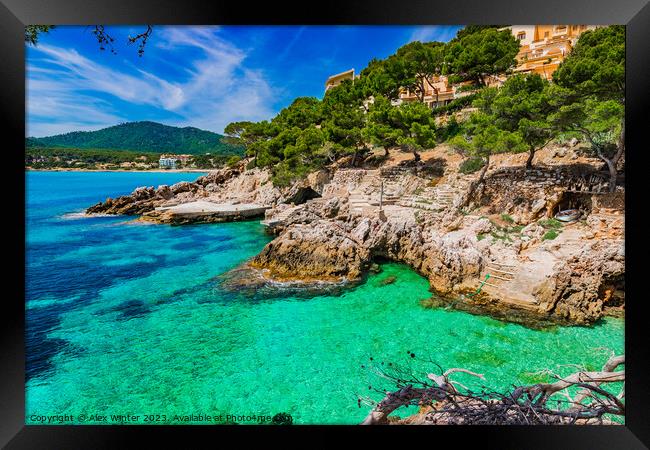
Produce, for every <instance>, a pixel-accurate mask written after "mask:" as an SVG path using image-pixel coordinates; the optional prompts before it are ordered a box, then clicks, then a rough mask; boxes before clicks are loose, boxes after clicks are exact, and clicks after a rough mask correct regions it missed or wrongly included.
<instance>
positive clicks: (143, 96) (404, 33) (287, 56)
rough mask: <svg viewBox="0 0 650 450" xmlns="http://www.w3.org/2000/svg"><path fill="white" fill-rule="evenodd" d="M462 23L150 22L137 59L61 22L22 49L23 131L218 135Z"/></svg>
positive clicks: (125, 47) (119, 31) (133, 50)
mask: <svg viewBox="0 0 650 450" xmlns="http://www.w3.org/2000/svg"><path fill="white" fill-rule="evenodd" d="M460 28H462V27H461V26H340V25H338V26H222V27H219V26H154V29H153V33H152V35H151V37H150V38H149V41H148V43H147V45H146V47H145V52H144V54H143V56H142V57H139V56H138V52H137V46H136V45H129V44H128V43H127V41H128V36H129V35H136V34H138V33H141V32H143V31H144V30H145V29H146V26H114V27H111V26H107V27H106V31H107V32H108V33H109V34H111V35H112V36H113V37H114V38H115V42H114V44H113V46H114V50H115V52H116V53H115V54H113V53H111V52H110V51H108V50H104V51H101V50H100V49H99V45H98V43H97V40H96V39H95V37H94V35H93V34H92V28H91V27H86V26H60V27H56V28H55V29H53V30H52V31H50V32H49V33H47V34H43V35H41V36H40V38H39V42H38V44H37V45H36V46H31V45H27V49H26V69H27V70H26V78H27V79H26V88H27V93H26V96H27V98H26V105H27V108H26V109H27V110H26V119H27V120H26V126H27V129H26V135H27V136H33V137H41V136H50V135H54V134H60V133H67V132H70V131H90V130H98V129H101V128H105V127H107V126H112V125H116V124H118V123H122V122H131V121H141V120H151V121H155V122H160V123H164V124H166V125H173V126H183V127H184V126H193V127H197V128H201V129H204V130H210V131H214V132H217V133H221V132H223V129H224V127H225V126H226V125H227V124H228V123H230V122H233V121H239V120H250V121H259V120H265V119H270V118H272V117H273V116H274V115H275V114H277V113H278V112H279V111H280V110H281V109H282V108H284V107H286V106H288V105H290V104H291V102H292V101H293V100H294V99H295V98H296V97H301V96H313V97H317V98H322V96H323V94H324V84H325V80H326V79H327V77H329V76H330V75H333V74H336V73H339V72H343V71H345V70H349V69H351V68H354V69H355V71H356V73H359V72H360V71H361V70H362V69H363V68H365V67H366V66H367V64H368V62H369V61H370V60H371V59H373V58H385V57H387V56H388V55H390V54H392V53H394V52H395V51H396V50H397V49H398V48H399V47H401V46H402V45H404V44H406V43H408V42H411V41H416V40H419V41H423V42H425V41H442V42H447V41H449V40H450V39H452V38H453V37H454V36H455V35H456V32H457V31H458V30H459V29H460Z"/></svg>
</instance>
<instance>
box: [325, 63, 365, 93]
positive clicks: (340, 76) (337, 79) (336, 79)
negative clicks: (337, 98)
mask: <svg viewBox="0 0 650 450" xmlns="http://www.w3.org/2000/svg"><path fill="white" fill-rule="evenodd" d="M358 77H359V76H358V75H357V76H356V77H355V76H354V69H350V70H346V71H345V72H341V73H337V74H336V75H332V76H331V77H329V78H328V79H327V81H326V82H325V92H327V91H328V90H330V89H332V88H333V87H336V86H338V85H339V84H341V83H342V82H343V81H345V80H352V81H354V79H355V78H358Z"/></svg>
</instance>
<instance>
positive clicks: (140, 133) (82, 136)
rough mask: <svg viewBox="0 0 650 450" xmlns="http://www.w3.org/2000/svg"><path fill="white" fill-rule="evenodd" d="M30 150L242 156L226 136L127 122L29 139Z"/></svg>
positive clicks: (152, 123)
mask: <svg viewBox="0 0 650 450" xmlns="http://www.w3.org/2000/svg"><path fill="white" fill-rule="evenodd" d="M25 145H26V146H27V147H67V148H79V149H85V148H88V149H90V148H93V149H97V148H102V149H111V150H135V151H141V152H156V153H176V154H192V155H197V154H205V153H211V154H213V155H243V148H241V147H238V146H234V145H231V144H228V143H227V142H225V141H223V136H222V135H220V134H217V133H213V132H211V131H206V130H200V129H198V128H193V127H185V128H179V127H172V126H168V125H163V124H161V123H156V122H128V123H122V124H119V125H115V126H113V127H108V128H103V129H101V130H97V131H74V132H71V133H65V134H59V135H56V136H47V137H42V138H27V139H26V141H25Z"/></svg>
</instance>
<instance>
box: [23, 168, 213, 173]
mask: <svg viewBox="0 0 650 450" xmlns="http://www.w3.org/2000/svg"><path fill="white" fill-rule="evenodd" d="M212 170H217V169H167V170H163V169H137V170H124V169H68V168H65V169H29V168H25V172H131V173H145V172H153V173H204V172H210V171H212Z"/></svg>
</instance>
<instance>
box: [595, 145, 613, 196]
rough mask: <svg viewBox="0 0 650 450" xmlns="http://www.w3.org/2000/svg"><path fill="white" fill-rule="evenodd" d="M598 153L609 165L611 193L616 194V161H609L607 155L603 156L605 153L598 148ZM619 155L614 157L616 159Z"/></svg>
mask: <svg viewBox="0 0 650 450" xmlns="http://www.w3.org/2000/svg"><path fill="white" fill-rule="evenodd" d="M596 151H597V153H598V157H599V158H600V159H602V160H603V161H605V164H607V169H608V171H609V192H615V191H616V178H617V176H618V172H617V171H616V162H615V161H614V159H609V158H607V157H606V156H605V155H603V152H602V151H601V150H600V148H597V150H596ZM617 156H618V152H617V155H616V156H614V158H616V157H617Z"/></svg>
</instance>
